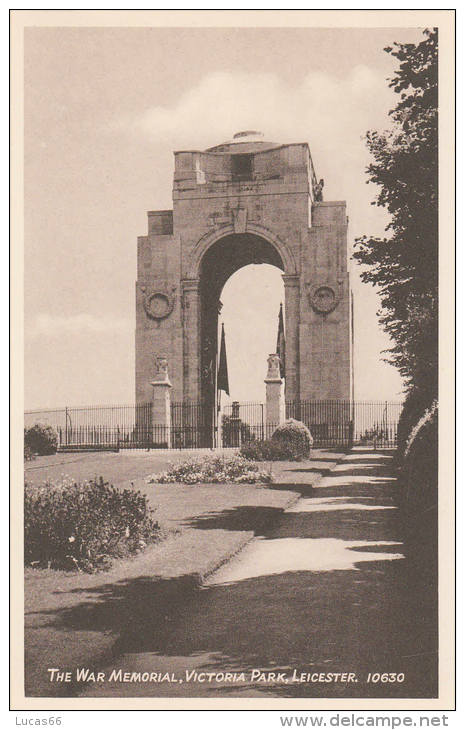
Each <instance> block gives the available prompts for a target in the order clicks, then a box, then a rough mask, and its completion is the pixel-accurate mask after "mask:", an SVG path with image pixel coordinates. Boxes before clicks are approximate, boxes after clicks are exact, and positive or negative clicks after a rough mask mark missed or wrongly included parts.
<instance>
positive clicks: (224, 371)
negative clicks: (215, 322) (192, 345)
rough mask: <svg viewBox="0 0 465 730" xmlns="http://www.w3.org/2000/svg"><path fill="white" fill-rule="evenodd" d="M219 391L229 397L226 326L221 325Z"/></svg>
mask: <svg viewBox="0 0 465 730" xmlns="http://www.w3.org/2000/svg"><path fill="white" fill-rule="evenodd" d="M217 389H218V390H224V392H225V393H226V394H227V395H229V380H228V361H227V360H226V341H225V338H224V324H222V325H221V346H220V364H219V366H218V385H217Z"/></svg>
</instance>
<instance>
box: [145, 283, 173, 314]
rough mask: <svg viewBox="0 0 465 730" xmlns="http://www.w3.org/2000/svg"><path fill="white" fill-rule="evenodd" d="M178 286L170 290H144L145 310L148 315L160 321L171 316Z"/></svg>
mask: <svg viewBox="0 0 465 730" xmlns="http://www.w3.org/2000/svg"><path fill="white" fill-rule="evenodd" d="M175 291H176V287H173V288H172V290H171V291H170V292H166V291H165V292H162V291H151V292H144V299H143V303H144V310H145V313H146V315H147V317H150V319H155V320H157V321H160V320H162V319H165V318H166V317H169V315H170V314H171V312H172V311H173V309H174V305H175V304H176V295H175Z"/></svg>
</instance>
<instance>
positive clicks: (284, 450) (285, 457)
mask: <svg viewBox="0 0 465 730" xmlns="http://www.w3.org/2000/svg"><path fill="white" fill-rule="evenodd" d="M240 454H241V456H243V457H244V458H245V459H250V460H251V461H296V456H295V453H294V449H293V448H292V446H291V445H290V444H288V443H286V442H285V441H273V440H272V439H267V440H265V441H251V442H250V443H248V444H243V446H242V447H241V451H240Z"/></svg>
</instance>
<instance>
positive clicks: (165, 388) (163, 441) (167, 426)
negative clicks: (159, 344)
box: [151, 357, 171, 449]
mask: <svg viewBox="0 0 465 730" xmlns="http://www.w3.org/2000/svg"><path fill="white" fill-rule="evenodd" d="M155 367H156V374H155V380H153V381H152V382H151V386H152V388H153V400H152V442H153V444H154V445H156V446H158V447H163V446H164V447H165V448H167V449H169V448H171V395H170V390H171V383H170V380H169V377H168V362H167V360H166V358H164V357H158V358H157V359H156V362H155Z"/></svg>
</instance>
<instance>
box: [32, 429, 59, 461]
mask: <svg viewBox="0 0 465 730" xmlns="http://www.w3.org/2000/svg"><path fill="white" fill-rule="evenodd" d="M57 444H58V435H57V433H56V431H55V430H54V429H53V428H52V427H51V426H45V425H44V424H43V423H36V424H34V426H31V428H25V429H24V449H25V453H26V448H27V449H28V453H32V454H39V456H46V455H48V454H55V453H56V450H57Z"/></svg>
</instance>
